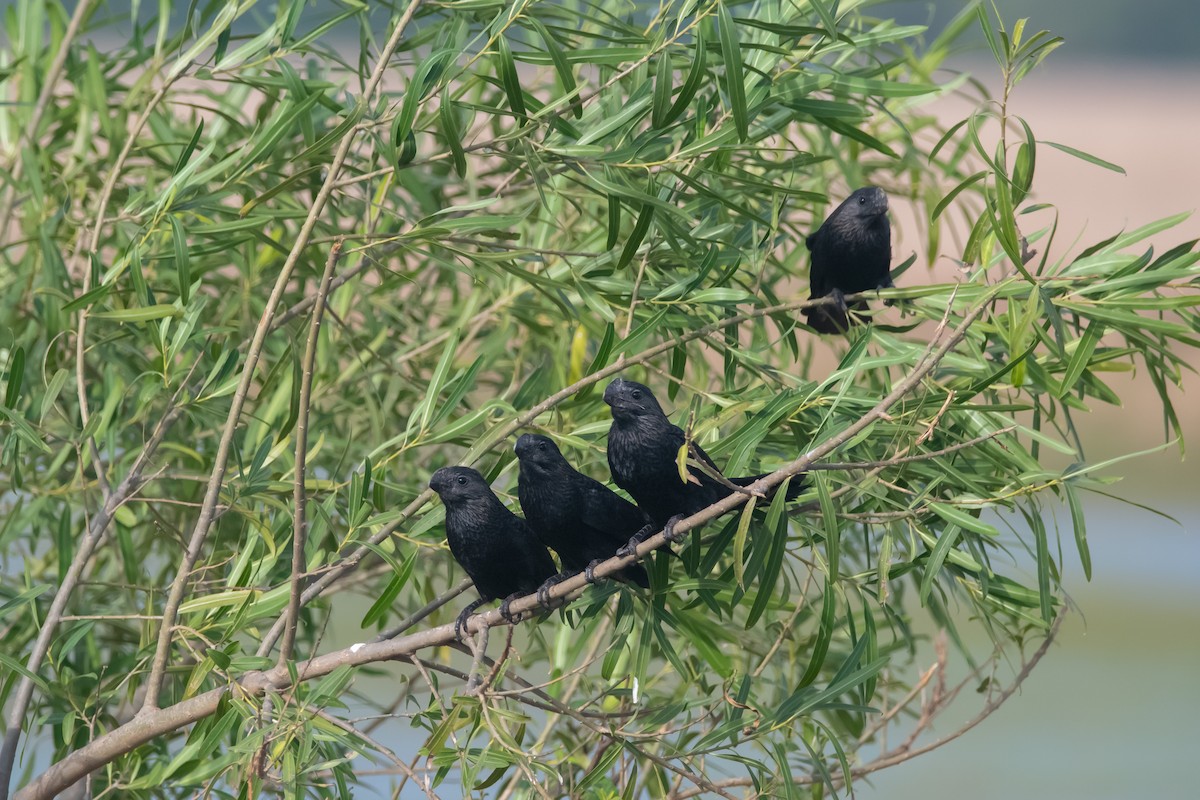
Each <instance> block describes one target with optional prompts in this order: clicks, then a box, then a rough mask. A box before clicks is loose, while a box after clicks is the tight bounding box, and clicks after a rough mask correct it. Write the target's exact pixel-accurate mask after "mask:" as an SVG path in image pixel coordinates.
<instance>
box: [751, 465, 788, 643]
mask: <svg viewBox="0 0 1200 800" xmlns="http://www.w3.org/2000/svg"><path fill="white" fill-rule="evenodd" d="M791 481H792V478H788V479H787V480H785V481H784V482H783V483H782V484H780V485H779V487H778V488H777V489H776V491H775V494H774V496H773V497H772V498H771V507H770V509H769V510H768V512H767V521H766V529H767V530H766V531H765V533H768V534H769V536H770V540H769V543H768V546H769V550H768V552H767V557H766V563H764V564H763V566H762V569H761V570H759V575H758V586H757V587H756V591H757V594H756V595H755V598H754V603H753V605H751V606H750V612H749V613H748V614H747V615H746V630H750V629H751V628H753V627H754V626H755V625H757V624H758V621H759V620H760V619H761V618H762V615H763V613H764V612H765V611H766V610H767V607H768V606H770V604H771V600H772V599H773V598H774V596H775V586H776V585H777V584H778V583H779V577H780V574H781V573H782V572H783V562H784V558H785V556H786V555H787V545H788V518H787V514H785V513H784V508H785V506H786V504H787V487H788V485H789V484H790V483H791ZM755 499H756V498H753V497H752V498H750V500H751V502H753V501H754V500H755ZM783 599H784V600H786V598H783Z"/></svg>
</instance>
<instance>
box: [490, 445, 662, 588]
mask: <svg viewBox="0 0 1200 800" xmlns="http://www.w3.org/2000/svg"><path fill="white" fill-rule="evenodd" d="M513 449H514V451H515V452H516V454H517V460H518V461H519V463H520V476H519V477H518V479H517V498H518V499H520V501H521V510H522V511H524V512H525V520H526V522H528V523H529V527H531V528H532V529H533V532H534V533H536V534H537V536H538V538H539V539H541V540H542V544H544V545H546V546H547V547H549V548H551V549H552V550H554V552H556V553H558V558H559V561H561V562H562V572H561V573H560V574H559V575H558V576H557V579H562V578H566V577H567V576H569V575H572V574H574V573H577V572H579V571H581V570H583V571H586V572H587V577H588V580H589V581H591V580H592V574H591V569H592V565H593V564H594V563H595V562H597V561H603V560H605V559H607V558H612V556H613V555H614V554H615V553H616V552H617V549H618V548H619V547H621V546H622V545H624V544H625V543H626V542H628V541H629V540H630V539H631V538H632V537H633V536H634V534H636V533H637V532H638V531H640V530H641V529H642V528H643V527H644V526H645V525H646V524H647V523H649V522H650V520H649V519H648V518H647V517H646V515H645V514H643V513H642V512H641V510H640V509H638V507H637V506H635V505H634V504H633V503H631V502H629V501H628V500H626V499H625V498H624V497H621V496H620V495H619V494H617V493H616V492H614V491H613V490H612V489H609V488H608V487H607V486H605V485H603V484H602V483H600V482H599V481H597V480H594V479H592V478H589V477H588V476H587V475H584V474H583V473H581V472H579V471H578V470H576V469H575V468H574V467H572V466H571V465H570V464H569V463H568V462H567V459H566V458H565V457H563V454H562V453H561V452H560V451H559V449H558V446H557V445H555V444H554V442H553V441H551V440H550V439H549V438H548V437H545V436H539V435H537V434H533V433H527V434H524V435H523V436H521V438H519V439H517V444H516V447H514V448H513ZM613 577H615V578H617V579H619V580H624V581H630V582H632V583H636V584H637V585H638V586H641V587H642V588H644V589H645V588H649V587H650V580H649V578H648V577H647V575H646V570H645V568H644V567H642V565H641V564H630V565H629V566H628V567H625V568H624V569H622V570H621V571H620V572H618V573H616V574H614V576H613ZM547 588H548V587H547ZM543 597H544V594H543Z"/></svg>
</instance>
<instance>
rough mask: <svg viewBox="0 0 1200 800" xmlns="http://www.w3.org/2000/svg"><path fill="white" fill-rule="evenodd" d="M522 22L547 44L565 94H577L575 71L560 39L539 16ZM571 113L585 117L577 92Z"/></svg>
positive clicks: (526, 18)
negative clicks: (557, 38)
mask: <svg viewBox="0 0 1200 800" xmlns="http://www.w3.org/2000/svg"><path fill="white" fill-rule="evenodd" d="M522 22H527V23H528V24H529V25H530V26H531V27H532V28H533V29H534V30H536V31H537V32H538V35H539V36H541V37H542V42H543V43H544V44H545V45H546V52H547V53H548V54H549V55H550V60H551V62H553V64H554V72H555V74H556V75H557V76H558V85H559V86H560V87H561V88H562V90H563V94H566V95H571V94H576V83H575V73H574V71H573V70H572V69H571V64H570V63H569V62H568V61H567V57H566V55H565V54H564V53H563V50H562V47H560V46H559V44H558V41H557V40H556V39H555V38H554V36H553V35H551V33H550V31H549V30H548V29H547V28H546V26H545V25H544V24H542V21H541V20H539V19H538V18H537V17H524V18H522ZM571 113H573V114H574V115H575V119H580V118H582V117H583V103H581V102H580V101H579V97H578V95H577V94H576V96H575V97H574V98H573V99H572V100H571Z"/></svg>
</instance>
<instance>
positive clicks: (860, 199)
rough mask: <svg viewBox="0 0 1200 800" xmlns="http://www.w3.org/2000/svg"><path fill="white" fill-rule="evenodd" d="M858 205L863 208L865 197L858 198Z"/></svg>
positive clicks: (865, 202)
mask: <svg viewBox="0 0 1200 800" xmlns="http://www.w3.org/2000/svg"><path fill="white" fill-rule="evenodd" d="M858 204H859V205H860V206H865V205H866V204H867V198H866V196H865V195H863V196H861V197H859V198H858Z"/></svg>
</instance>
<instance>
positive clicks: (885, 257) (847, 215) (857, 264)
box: [804, 186, 893, 333]
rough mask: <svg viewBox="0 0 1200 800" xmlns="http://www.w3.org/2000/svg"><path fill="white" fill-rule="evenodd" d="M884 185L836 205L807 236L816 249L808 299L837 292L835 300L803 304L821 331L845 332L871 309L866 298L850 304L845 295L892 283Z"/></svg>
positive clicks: (812, 323)
mask: <svg viewBox="0 0 1200 800" xmlns="http://www.w3.org/2000/svg"><path fill="white" fill-rule="evenodd" d="M887 211H888V199H887V194H885V193H884V191H883V189H880V188H879V187H877V186H866V187H863V188H862V189H858V190H856V191H855V192H854V193H853V194H852V195H850V196H849V197H847V198H846V200H845V201H844V202H843V203H842V204H841V205H840V206H838V207H837V208H836V209H834V211H833V213H832V214H830V215H829V218H828V219H826V220H825V222H824V223H823V224H822V225H821V227H820V228H817V230H816V232H815V233H813V234H811V235H809V236H808V238H807V239H805V240H804V242H805V244H806V245H808V249H809V251H811V252H812V266H811V268H810V270H809V299H810V300H815V299H817V298H819V297H833V299H834V302H835V303H836V305H832V306H830V305H823V306H818V307H816V308H807V309H804V315H805V316H806V317H807V318H808V325H809V327H811V328H812V329H813V330H815V331H817V332H818V333H844V332H845V331H846V330H848V329H849V328H850V326H851V325H857V324H858V323H859V322H860V321H861V318H860V317H859V316H858V315H857V314H855V313H853V312H855V311H864V310H866V309H867V302H866V301H865V300H855V301H854V302H853V303H851V304H850V305H849V306H847V305H846V300H845V298H844V297H843V295H847V294H855V293H857V292H868V291H871V290H872V289H888V288H891V287H892V285H893V284H892V274H891V264H892V227H891V224H890V223H889V222H888V216H887Z"/></svg>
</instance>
